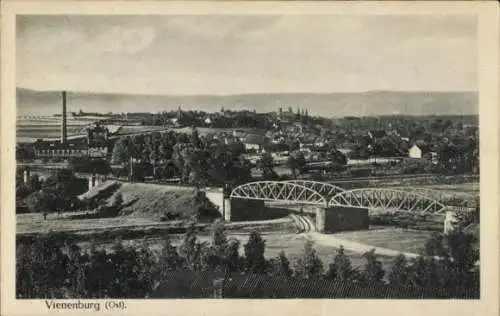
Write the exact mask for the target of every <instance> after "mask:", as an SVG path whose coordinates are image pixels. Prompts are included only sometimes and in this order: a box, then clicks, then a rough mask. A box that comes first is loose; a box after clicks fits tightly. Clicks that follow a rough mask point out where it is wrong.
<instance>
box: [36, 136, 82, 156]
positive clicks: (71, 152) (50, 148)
mask: <svg viewBox="0 0 500 316" xmlns="http://www.w3.org/2000/svg"><path fill="white" fill-rule="evenodd" d="M33 149H34V152H35V158H36V159H53V158H60V159H68V158H71V157H82V156H87V155H88V145H87V141H86V140H85V139H78V140H75V141H72V142H70V143H64V144H61V143H60V142H59V141H42V140H38V141H36V142H35V143H34V144H33Z"/></svg>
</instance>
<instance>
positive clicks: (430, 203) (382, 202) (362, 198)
mask: <svg viewBox="0 0 500 316" xmlns="http://www.w3.org/2000/svg"><path fill="white" fill-rule="evenodd" d="M328 205H331V206H333V205H339V206H350V207H360V208H361V207H363V208H370V209H382V210H387V211H388V210H406V211H410V212H424V213H425V212H430V213H440V212H442V211H444V210H445V209H446V206H445V205H444V204H442V203H441V202H439V201H437V200H435V199H432V198H429V197H426V196H424V195H421V194H418V193H416V192H413V191H403V190H393V189H384V188H365V189H354V190H348V191H344V192H341V193H339V194H337V195H335V196H334V197H333V198H331V200H330V201H329V202H328Z"/></svg>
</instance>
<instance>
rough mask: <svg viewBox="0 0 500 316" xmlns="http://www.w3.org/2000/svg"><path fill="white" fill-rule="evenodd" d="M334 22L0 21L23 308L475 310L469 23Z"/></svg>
mask: <svg viewBox="0 0 500 316" xmlns="http://www.w3.org/2000/svg"><path fill="white" fill-rule="evenodd" d="M123 5H125V4H123ZM254 5H255V6H258V5H259V4H257V3H255V4H252V7H253V6H254ZM269 5H270V6H272V5H273V4H269ZM121 6H122V5H120V7H121ZM328 6H329V5H328V4H326V3H324V4H322V5H318V6H316V5H314V4H310V5H309V4H307V5H304V6H302V5H298V4H297V5H295V4H287V5H285V6H277V7H276V8H277V10H276V12H275V13H273V14H263V13H259V12H257V11H256V12H255V14H253V13H252V14H250V13H248V12H246V11H243V10H241V11H240V10H238V9H235V11H234V14H233V12H232V11H231V14H216V13H215V12H218V11H217V10H218V4H215V3H214V4H209V5H208V7H210V8H211V9H212V11H210V12H209V14H201V11H203V10H201V9H200V10H201V11H200V12H199V13H200V14H191V13H190V14H177V13H176V14H174V13H171V12H168V13H165V14H160V13H159V12H153V13H154V14H152V15H140V14H135V15H122V14H118V13H119V12H118V11H116V12H113V15H63V14H54V15H40V14H24V15H18V16H16V18H15V19H11V20H12V21H14V20H15V24H16V25H13V28H12V29H15V30H16V32H15V36H16V47H15V49H13V50H12V51H15V55H16V58H15V63H16V67H15V69H16V71H15V72H16V73H15V74H11V75H8V76H5V77H6V78H15V81H16V83H15V85H9V86H8V87H11V86H12V87H14V86H15V91H8V92H9V94H8V95H14V94H15V104H16V109H15V113H16V115H17V117H16V122H15V133H16V135H15V136H16V137H15V139H16V143H15V144H13V143H12V144H7V145H8V146H6V150H5V151H3V147H2V152H5V153H6V157H9V156H8V155H9V154H11V156H10V158H13V156H14V154H15V164H16V165H15V166H14V165H13V164H12V165H6V164H4V161H9V160H4V159H3V158H2V168H9V171H10V170H12V173H11V172H5V174H7V175H8V176H9V178H8V179H6V180H7V181H11V182H10V183H12V184H13V185H14V184H15V196H14V191H10V190H3V189H2V194H4V192H7V193H8V194H11V196H8V197H6V200H5V201H6V205H12V210H7V212H5V214H7V215H8V216H10V214H12V215H13V214H15V216H11V217H10V218H9V217H8V216H6V217H5V218H7V219H8V220H10V219H14V218H15V220H11V222H8V223H6V226H12V227H15V232H16V233H15V271H16V273H15V289H14V290H13V291H15V297H16V299H17V300H20V299H39V300H40V299H44V300H46V301H45V302H46V304H45V305H46V306H45V308H47V309H50V310H52V309H54V308H57V306H66V307H67V308H73V307H75V308H77V307H78V306H80V305H81V309H85V308H91V307H92V306H93V307H94V308H97V307H98V306H101V305H99V304H98V305H92V304H89V305H85V304H87V303H85V304H83V305H82V304H79V303H77V302H79V300H85V299H111V300H110V301H109V302H111V304H112V305H113V306H115V307H116V308H122V307H123V306H125V305H127V304H129V305H130V304H132V303H128V302H126V301H125V299H195V298H196V299H207V298H212V299H229V298H230V299H236V298H238V299H305V298H314V299H339V298H350V299H375V298H376V299H479V298H482V299H483V298H484V293H482V292H484V287H483V286H484V284H483V283H481V284H480V279H481V278H482V279H484V277H485V274H484V272H485V271H484V269H483V270H482V269H481V264H483V266H484V263H485V260H486V259H487V258H484V257H483V256H482V253H483V252H484V248H481V247H480V236H483V234H484V232H486V231H489V232H490V234H491V232H492V231H493V230H492V229H486V230H484V229H482V228H481V229H480V221H481V216H480V213H481V206H483V207H486V206H488V205H487V204H486V206H485V203H481V202H484V195H485V194H486V193H487V192H486V193H485V191H481V192H480V188H481V190H482V189H483V188H484V180H488V179H485V178H484V176H483V174H484V172H485V171H486V168H485V167H484V166H483V165H481V163H480V161H481V158H484V156H482V157H481V155H483V153H484V149H485V146H484V145H485V144H486V145H487V146H486V149H487V151H486V153H490V152H491V151H490V150H491V149H493V148H495V146H494V145H491V143H488V141H489V139H487V140H484V139H481V150H480V140H479V135H480V130H481V134H484V133H485V131H488V130H489V129H488V128H487V129H484V128H483V126H482V125H481V126H479V125H480V122H479V121H480V120H479V100H481V103H482V102H483V100H484V95H483V94H482V93H483V91H482V90H481V91H479V90H480V89H479V85H478V84H479V82H489V80H485V78H481V80H480V81H478V80H479V77H480V76H479V74H481V73H482V72H481V71H482V70H483V69H485V68H487V67H486V65H482V64H481V65H482V66H481V69H479V68H478V67H477V66H478V62H477V61H478V60H477V59H478V47H477V43H478V42H479V41H478V25H480V23H478V19H477V18H476V17H475V16H474V15H464V16H462V15H457V14H455V15H454V14H444V15H442V16H435V15H429V14H423V15H421V14H418V15H400V16H399V15H397V14H395V13H394V11H392V13H391V14H390V15H383V14H371V10H367V12H366V13H370V14H365V13H364V14H352V15H351V14H347V13H344V12H343V11H342V12H340V11H339V14H337V13H335V14H333V13H332V14H330V13H328V12H327V11H328V10H326V8H327V7H328ZM145 7H147V6H145ZM236 7H238V8H241V9H243V8H244V7H239V5H235V8H236ZM116 8H118V6H117V7H116ZM221 8H222V7H221ZM248 8H250V6H248ZM269 8H270V7H269ZM301 9H306V10H305V11H306V12H309V13H303V12H302V11H301ZM309 9H310V10H311V11H308V10H309ZM313 9H314V10H313ZM176 10H178V11H176ZM174 11H175V12H178V13H181V12H183V10H181V9H180V8H177V9H175V10H174ZM281 11H282V12H281ZM313 11H315V12H317V13H318V14H312V13H311V12H313ZM165 12H166V11H165ZM172 12H173V11H172ZM186 12H187V11H186ZM228 12H229V11H228ZM262 12H264V11H262ZM346 12H347V11H346ZM387 12H389V11H387ZM481 55H482V54H481ZM8 69H10V67H7V68H6V70H8ZM479 70H481V71H479ZM480 96H481V97H480ZM483 106H484V104H481V107H483ZM483 109H484V108H483ZM13 112H14V111H13ZM3 113H4V112H3V109H2V114H3ZM484 113H485V112H481V124H482V123H483V122H484V121H483V118H484V116H483V115H484ZM486 115H488V113H486ZM13 127H14V126H12V129H13ZM10 129H11V128H10V127H9V128H4V129H3V130H10ZM480 153H481V155H480ZM2 157H3V155H2ZM12 160H13V159H12ZM483 161H484V160H483ZM4 170H5V169H4ZM14 170H15V172H14ZM492 170H493V169H492ZM2 174H4V173H2ZM480 174H481V179H480ZM2 183H3V182H2ZM480 183H481V185H480ZM490 183H492V182H490ZM494 190H495V187H494V186H491V188H490V191H494ZM9 192H12V193H9ZM2 198H4V197H3V196H2ZM7 198H10V200H8V199H7ZM14 199H15V203H14V201H13V200H14ZM10 201H12V203H10ZM481 204H482V205H481ZM488 207H491V206H488ZM491 211H492V210H489V209H488V210H487V211H486V212H483V215H484V214H485V213H489V214H491ZM3 219H4V217H2V221H3ZM483 223H484V219H483ZM3 233H4V232H3ZM2 237H4V235H2ZM481 238H483V240H484V237H481ZM480 253H481V257H480ZM2 266H3V265H2ZM5 266H7V267H8V266H13V265H5ZM3 272H6V273H7V271H3ZM11 272H12V271H9V272H8V273H11ZM9 284H10V283H9ZM2 289H3V288H2ZM481 289H482V290H481ZM480 292H481V293H480ZM480 294H481V295H480ZM59 299H73V300H74V301H73V302H72V303H71V302H70V303H68V304H66V303H62V302H59V301H58V300H59ZM82 302H83V301H82ZM260 303H261V301H259V304H260ZM65 304H66V305H65ZM106 304H107V302H106V303H103V304H102V306H101V307H102V309H103V310H104V309H107V307H106V306H108V305H106ZM245 304H246V303H245ZM448 305H450V304H448ZM451 305H453V304H451ZM50 306H52V307H50ZM130 306H131V305H130ZM206 306H207V310H208V307H209V306H211V304H207V305H206ZM242 306H243V307H246V305H242ZM293 306H297V307H299V306H300V307H303V306H304V305H302V303H301V302H298V304H297V305H295V303H294V305H293ZM322 306H323V305H322ZM324 306H325V307H321V308H320V309H319V310H318V311H319V312H320V313H328V312H330V311H329V310H328V309H327V308H326V305H324ZM453 306H454V305H453ZM404 307H406V306H404ZM158 310H160V309H158ZM161 310H163V311H164V312H166V313H169V312H170V311H171V310H170V309H169V307H168V306H167V307H166V309H165V308H163V309H161ZM249 310H250V308H249ZM311 310H313V309H311ZM485 310H486V308H485ZM129 311H130V310H129ZM204 312H205V310H204ZM336 312H337V310H333V313H336ZM35 314H36V313H35Z"/></svg>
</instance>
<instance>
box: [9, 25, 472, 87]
mask: <svg viewBox="0 0 500 316" xmlns="http://www.w3.org/2000/svg"><path fill="white" fill-rule="evenodd" d="M476 22H477V21H476V20H475V19H474V18H471V17H417V16H404V17H402V16H399V17H398V16H329V15H316V16H303V15H290V16H279V15H258V16H253V15H252V16H250V15H226V16H112V17H110V16H52V17H49V16H30V17H27V16H26V17H21V18H20V19H19V20H18V23H17V26H18V42H17V60H18V67H17V69H18V75H17V80H18V84H19V85H21V86H24V87H31V88H35V89H37V88H42V87H43V88H46V89H61V88H66V89H78V90H89V89H92V90H96V91H100V90H101V91H108V92H111V91H115V92H139V91H140V92H141V93H147V92H148V91H150V93H160V94H197V93H204V94H210V93H214V94H221V93H222V94H226V93H245V92H265V91H275V92H281V91H289V92H333V91H361V90H376V89H399V90H440V89H441V90H455V89H466V90H474V89H476V87H477V82H476V81H477V78H476V77H477V56H476V55H477V52H476V50H477V43H476V40H477V37H476V33H477V29H476Z"/></svg>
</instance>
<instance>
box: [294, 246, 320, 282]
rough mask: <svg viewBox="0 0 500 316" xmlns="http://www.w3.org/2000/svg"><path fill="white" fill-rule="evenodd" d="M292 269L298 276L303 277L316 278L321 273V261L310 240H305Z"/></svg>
mask: <svg viewBox="0 0 500 316" xmlns="http://www.w3.org/2000/svg"><path fill="white" fill-rule="evenodd" d="M294 271H295V274H296V275H297V276H298V277H301V278H305V279H310V278H318V277H320V276H321V275H322V273H323V263H322V262H321V260H320V259H319V257H318V255H317V254H316V250H315V249H314V248H313V242H312V241H310V240H308V241H306V243H305V245H304V250H303V252H302V254H301V256H300V257H299V259H298V260H297V262H296V264H295V269H294Z"/></svg>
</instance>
